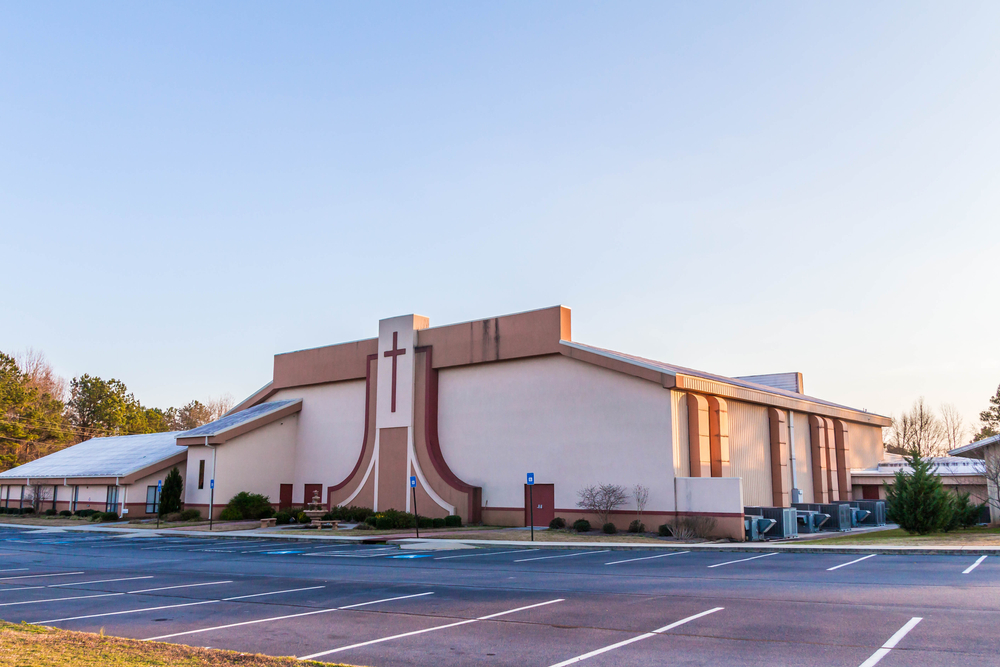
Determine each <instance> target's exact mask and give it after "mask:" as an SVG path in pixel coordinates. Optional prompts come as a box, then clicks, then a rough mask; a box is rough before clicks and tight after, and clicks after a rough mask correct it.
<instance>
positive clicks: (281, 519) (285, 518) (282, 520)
mask: <svg viewBox="0 0 1000 667" xmlns="http://www.w3.org/2000/svg"><path fill="white" fill-rule="evenodd" d="M274 518H275V519H276V521H275V523H276V524H278V525H279V526H284V525H287V524H289V523H291V522H292V515H291V514H289V513H288V512H278V513H277V514H275V515H274Z"/></svg>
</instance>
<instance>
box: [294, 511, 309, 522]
mask: <svg viewBox="0 0 1000 667" xmlns="http://www.w3.org/2000/svg"><path fill="white" fill-rule="evenodd" d="M295 521H296V522H297V523H311V522H310V519H309V517H308V516H306V513H305V512H299V513H298V514H296V515H295Z"/></svg>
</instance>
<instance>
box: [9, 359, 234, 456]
mask: <svg viewBox="0 0 1000 667" xmlns="http://www.w3.org/2000/svg"><path fill="white" fill-rule="evenodd" d="M233 404H234V401H233V398H232V396H230V395H228V394H227V395H224V396H222V397H220V398H213V399H209V400H207V401H205V402H204V403H202V402H201V401H197V400H193V401H191V402H190V403H188V404H186V405H184V406H182V407H180V408H173V407H171V408H167V409H166V410H163V409H160V408H152V407H147V406H144V405H142V403H140V402H139V400H138V399H137V398H136V397H135V395H134V394H132V392H130V391H129V390H128V387H126V385H125V383H124V382H122V381H121V380H118V379H116V378H111V379H110V380H104V379H102V378H101V377H98V376H96V375H89V374H87V373H84V374H83V375H80V376H79V377H74V378H73V379H72V380H70V381H69V382H67V381H66V379H65V378H62V377H59V376H58V375H57V374H56V373H55V372H54V370H53V369H52V366H51V364H49V363H48V361H47V360H46V358H45V355H44V354H42V353H41V352H38V351H35V350H30V349H29V350H28V351H26V352H24V353H22V354H7V353H5V352H2V351H0V471H3V470H9V469H10V468H14V467H16V466H19V465H23V464H25V463H28V462H29V461H33V460H35V459H37V458H40V457H42V456H47V455H48V454H51V453H53V452H56V451H58V450H60V449H63V448H64V447H68V446H70V445H75V444H77V443H79V442H82V441H84V440H89V439H90V438H97V437H103V436H109V435H133V434H137V433H162V432H165V431H187V430H190V429H192V428H197V427H198V426H201V425H202V424H207V423H208V422H210V421H214V420H216V419H218V418H219V417H221V416H222V415H224V414H225V413H226V412H228V411H229V410H230V409H232V407H233Z"/></svg>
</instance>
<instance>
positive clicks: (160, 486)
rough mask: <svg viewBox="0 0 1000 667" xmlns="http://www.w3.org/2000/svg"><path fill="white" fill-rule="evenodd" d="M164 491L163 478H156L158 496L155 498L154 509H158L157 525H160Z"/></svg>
mask: <svg viewBox="0 0 1000 667" xmlns="http://www.w3.org/2000/svg"><path fill="white" fill-rule="evenodd" d="M162 491H163V480H162V479H158V480H156V498H154V499H153V500H154V502H153V509H154V510H155V511H156V527H157V528H159V527H160V493H161V492H162Z"/></svg>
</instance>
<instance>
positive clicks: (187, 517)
mask: <svg viewBox="0 0 1000 667" xmlns="http://www.w3.org/2000/svg"><path fill="white" fill-rule="evenodd" d="M180 519H181V521H199V520H201V510H196V509H190V510H184V511H183V512H181V517H180Z"/></svg>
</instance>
